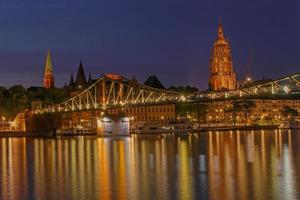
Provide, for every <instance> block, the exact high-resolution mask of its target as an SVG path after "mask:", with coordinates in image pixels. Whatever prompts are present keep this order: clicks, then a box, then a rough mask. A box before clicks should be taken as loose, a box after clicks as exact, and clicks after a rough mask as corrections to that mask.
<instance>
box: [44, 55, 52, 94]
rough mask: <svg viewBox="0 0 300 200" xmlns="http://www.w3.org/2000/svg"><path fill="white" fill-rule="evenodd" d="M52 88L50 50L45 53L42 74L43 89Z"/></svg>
mask: <svg viewBox="0 0 300 200" xmlns="http://www.w3.org/2000/svg"><path fill="white" fill-rule="evenodd" d="M53 87H54V75H53V66H52V61H51V55H50V50H48V53H47V59H46V65H45V73H44V88H47V89H48V88H53Z"/></svg>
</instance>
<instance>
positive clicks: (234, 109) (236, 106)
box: [226, 101, 243, 126]
mask: <svg viewBox="0 0 300 200" xmlns="http://www.w3.org/2000/svg"><path fill="white" fill-rule="evenodd" d="M242 109H243V108H242V106H241V104H240V102H239V101H233V102H231V106H230V108H228V109H226V112H229V113H232V117H233V126H235V125H236V115H237V113H239V112H241V111H242Z"/></svg>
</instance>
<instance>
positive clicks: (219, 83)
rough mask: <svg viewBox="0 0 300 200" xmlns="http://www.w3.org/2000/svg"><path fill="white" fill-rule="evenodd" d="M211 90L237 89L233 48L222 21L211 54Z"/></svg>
mask: <svg viewBox="0 0 300 200" xmlns="http://www.w3.org/2000/svg"><path fill="white" fill-rule="evenodd" d="M209 89H210V90H233V89H236V75H235V72H234V70H233V64H232V56H231V48H230V44H229V41H228V39H225V37H224V32H223V27H222V24H221V22H219V26H218V36H217V39H216V40H215V42H214V46H213V49H212V51H211V55H210V78H209Z"/></svg>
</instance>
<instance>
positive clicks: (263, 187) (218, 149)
mask: <svg viewBox="0 0 300 200" xmlns="http://www.w3.org/2000/svg"><path fill="white" fill-rule="evenodd" d="M0 199H1V200H2V199H9V200H19V199H22V200H27V199H49V200H59V199H99V200H100V199H101V200H103V199H104V200H105V199H130V200H132V199H133V200H134V199H142V200H146V199H172V200H173V199H184V200H186V199H218V200H219V199H222V200H226V199H230V200H231V199H288V200H290V199H300V132H296V131H240V132H239V131H237V132H235V131H233V132H207V133H199V134H189V135H144V136H138V135H132V136H131V137H116V138H113V137H107V138H105V137H100V138H99V137H98V138H96V137H72V138H70V137H65V138H56V139H42V138H0Z"/></svg>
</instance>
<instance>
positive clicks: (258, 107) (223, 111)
mask: <svg viewBox="0 0 300 200" xmlns="http://www.w3.org/2000/svg"><path fill="white" fill-rule="evenodd" d="M247 100H249V101H253V102H254V104H255V107H254V108H252V109H251V111H250V112H248V113H247V119H246V123H247V124H251V123H255V122H259V121H269V122H270V121H272V122H274V123H276V122H281V121H283V120H287V119H288V116H284V115H283V114H282V111H283V109H284V106H289V107H291V108H293V109H295V110H297V111H298V112H299V113H300V100H291V99H247ZM232 102H233V100H219V101H217V100H216V101H211V102H207V104H208V112H207V113H208V114H207V116H206V120H207V123H224V124H230V123H232V122H233V117H234V114H233V113H232V112H230V111H228V110H229V108H230V107H231V105H232ZM244 114H245V113H243V112H242V111H240V112H237V113H236V116H235V117H236V122H237V123H241V124H244V123H245V116H244Z"/></svg>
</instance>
